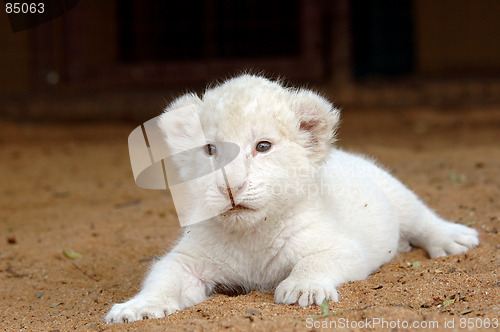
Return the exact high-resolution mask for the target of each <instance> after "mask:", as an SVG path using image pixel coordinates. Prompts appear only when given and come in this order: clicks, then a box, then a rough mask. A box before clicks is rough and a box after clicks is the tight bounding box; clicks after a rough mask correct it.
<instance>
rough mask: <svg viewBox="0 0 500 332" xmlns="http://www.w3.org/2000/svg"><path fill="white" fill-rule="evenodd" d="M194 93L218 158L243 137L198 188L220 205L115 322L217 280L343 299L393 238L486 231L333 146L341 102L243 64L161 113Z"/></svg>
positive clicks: (197, 292)
mask: <svg viewBox="0 0 500 332" xmlns="http://www.w3.org/2000/svg"><path fill="white" fill-rule="evenodd" d="M188 105H192V106H194V107H196V112H197V114H198V115H199V119H200V121H201V125H202V127H203V132H204V135H205V138H206V145H204V146H200V147H199V153H200V155H203V156H204V157H206V158H217V146H218V142H232V143H235V144H237V145H238V146H239V148H240V153H239V155H238V156H237V157H236V159H234V160H233V161H232V162H231V163H230V164H228V165H227V166H226V167H225V175H224V177H220V178H218V180H217V182H216V184H215V185H212V186H208V188H207V189H206V196H204V197H203V204H207V205H209V206H210V207H211V208H212V209H215V210H217V211H220V214H219V215H218V216H216V217H213V218H210V219H208V220H205V221H203V222H199V223H195V224H192V225H189V226H187V227H186V228H185V231H184V235H183V236H182V238H181V239H180V241H179V243H178V244H177V245H176V246H175V248H174V249H173V250H172V251H171V252H170V253H168V254H167V255H165V256H164V257H162V258H161V259H160V260H159V261H158V262H156V263H155V264H154V265H153V267H152V269H151V271H150V272H149V275H148V276H147V278H146V280H145V282H144V285H143V286H142V290H141V291H140V292H139V294H137V295H136V296H135V297H133V298H132V299H130V300H129V301H127V302H125V303H120V304H115V305H114V306H113V308H112V309H111V311H110V312H109V313H108V315H107V316H106V318H105V321H106V322H108V323H119V322H132V321H136V320H140V319H144V318H159V317H164V316H167V315H170V314H171V313H173V312H175V311H177V310H181V309H184V308H187V307H190V306H193V305H195V304H198V303H200V302H203V301H205V300H207V299H208V298H209V297H210V295H211V294H212V293H214V291H216V290H217V289H219V288H220V287H223V288H226V289H240V290H242V291H251V290H262V291H274V298H275V301H276V302H277V303H283V304H298V305H300V306H309V305H313V304H318V305H319V304H321V303H322V302H323V300H329V301H337V300H338V295H337V291H336V288H337V287H338V286H339V285H341V284H343V283H345V282H348V281H352V280H359V279H364V278H366V277H367V276H368V275H369V274H370V273H372V272H373V271H374V270H376V269H377V268H379V267H380V266H381V265H382V264H384V263H387V262H389V261H390V260H391V259H392V258H393V257H394V255H395V254H396V252H397V251H398V250H401V251H408V250H409V249H410V246H418V247H421V248H423V249H425V250H426V251H427V252H428V253H429V255H430V257H439V256H445V255H455V254H461V253H463V252H465V251H467V250H468V248H472V247H474V246H476V245H477V244H478V243H479V241H478V233H477V232H476V231H475V230H474V229H471V228H468V227H465V226H462V225H458V224H454V223H451V222H448V221H445V220H443V219H441V218H440V217H438V216H437V215H436V214H435V213H433V212H432V211H431V210H430V209H428V208H427V207H426V206H425V205H424V204H423V203H422V202H421V201H420V200H419V199H418V198H417V197H416V196H415V194H413V193H412V192H411V191H410V190H408V189H407V188H406V187H405V186H403V184H401V183H400V182H399V181H398V180H396V179H395V178H394V177H392V176H391V175H390V174H388V173H387V172H385V171H384V170H382V169H380V168H379V167H377V166H376V165H374V164H373V163H372V162H370V161H368V160H366V159H364V158H363V157H360V156H357V155H353V154H349V153H347V152H343V151H340V150H337V149H335V148H334V147H333V143H334V141H335V131H336V129H337V125H338V123H339V111H338V110H337V109H335V108H334V107H333V106H332V104H330V103H329V102H328V101H327V100H325V99H324V98H322V97H320V96H319V95H317V94H315V93H314V92H311V91H309V90H304V89H290V88H285V87H283V86H282V85H281V84H280V83H278V82H273V81H270V80H267V79H265V78H263V77H259V76H253V75H243V76H239V77H236V78H233V79H230V80H228V81H226V82H225V83H223V84H222V85H220V86H217V87H214V88H212V89H209V90H207V91H206V92H205V93H204V94H203V96H202V97H201V98H199V97H198V96H196V95H194V94H188V95H185V96H183V97H181V98H179V99H177V100H176V101H175V102H173V103H172V104H171V105H170V106H169V107H168V108H167V109H166V110H165V113H164V115H165V114H167V113H168V112H176V110H178V109H179V108H182V107H184V106H188ZM179 119H182V117H179ZM179 121H180V120H179ZM177 125H178V126H177V128H178V129H179V130H180V131H181V134H180V140H182V139H189V135H190V133H189V128H190V127H189V125H183V124H182V122H181V123H178V124H177ZM182 130H184V131H185V132H184V133H182ZM178 143H179V144H180V145H182V142H178ZM185 162H186V164H185V165H184V167H185V169H186V170H188V171H191V172H194V173H196V165H193V163H190V162H189V161H186V160H185ZM188 173H189V172H188ZM228 180H229V181H228ZM228 184H230V186H228ZM229 198H230V203H228V202H229Z"/></svg>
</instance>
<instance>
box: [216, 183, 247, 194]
mask: <svg viewBox="0 0 500 332" xmlns="http://www.w3.org/2000/svg"><path fill="white" fill-rule="evenodd" d="M231 184H232V183H231ZM246 187H247V182H246V181H245V182H243V183H240V184H237V185H233V186H226V185H225V184H224V185H222V186H219V191H220V192H221V193H222V194H223V195H224V196H233V197H234V196H238V195H239V194H241V193H242V192H243V191H244V190H245V189H246Z"/></svg>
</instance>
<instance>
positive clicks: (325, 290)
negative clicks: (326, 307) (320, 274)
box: [274, 278, 339, 307]
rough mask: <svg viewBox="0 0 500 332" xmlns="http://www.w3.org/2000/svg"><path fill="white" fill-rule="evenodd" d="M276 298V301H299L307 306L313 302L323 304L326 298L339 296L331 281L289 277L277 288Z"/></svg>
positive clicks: (329, 299)
mask: <svg viewBox="0 0 500 332" xmlns="http://www.w3.org/2000/svg"><path fill="white" fill-rule="evenodd" d="M274 300H275V301H276V303H283V304H294V303H297V304H298V305H299V306H301V307H305V306H309V305H313V304H317V305H321V303H323V301H324V300H327V301H338V300H339V297H338V294H337V291H336V290H335V287H333V286H332V284H331V283H328V282H317V281H309V280H307V281H300V280H293V279H290V278H287V279H285V280H283V281H282V282H281V283H280V284H279V285H278V287H277V288H276V291H275V292H274Z"/></svg>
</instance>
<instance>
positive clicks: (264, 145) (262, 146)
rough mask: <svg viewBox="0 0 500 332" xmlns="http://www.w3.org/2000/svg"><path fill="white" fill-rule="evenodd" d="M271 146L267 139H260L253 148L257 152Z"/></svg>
mask: <svg viewBox="0 0 500 332" xmlns="http://www.w3.org/2000/svg"><path fill="white" fill-rule="evenodd" d="M270 148H271V143H270V142H267V141H262V142H259V143H257V146H256V147H255V150H256V151H258V152H266V151H267V150H269V149H270Z"/></svg>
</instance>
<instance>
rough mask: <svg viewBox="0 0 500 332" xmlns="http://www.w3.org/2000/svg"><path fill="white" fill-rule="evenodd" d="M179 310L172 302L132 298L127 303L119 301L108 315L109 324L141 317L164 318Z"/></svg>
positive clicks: (106, 318)
mask: <svg viewBox="0 0 500 332" xmlns="http://www.w3.org/2000/svg"><path fill="white" fill-rule="evenodd" d="M177 310H179V307H178V306H177V305H173V304H172V303H168V302H167V303H157V302H153V301H147V300H143V299H131V300H129V301H127V302H125V303H117V304H115V305H114V306H113V307H112V308H111V311H110V312H109V313H108V314H107V315H106V317H105V318H104V321H105V322H106V323H108V324H115V323H127V322H134V321H136V320H141V319H150V318H162V317H165V316H168V315H170V314H171V313H174V312H175V311H177Z"/></svg>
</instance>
